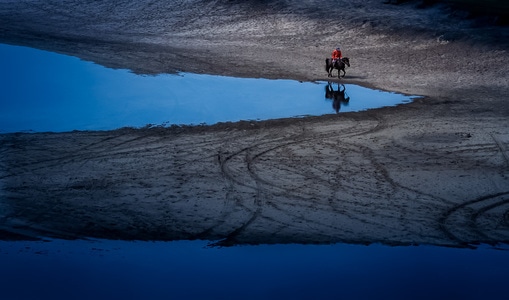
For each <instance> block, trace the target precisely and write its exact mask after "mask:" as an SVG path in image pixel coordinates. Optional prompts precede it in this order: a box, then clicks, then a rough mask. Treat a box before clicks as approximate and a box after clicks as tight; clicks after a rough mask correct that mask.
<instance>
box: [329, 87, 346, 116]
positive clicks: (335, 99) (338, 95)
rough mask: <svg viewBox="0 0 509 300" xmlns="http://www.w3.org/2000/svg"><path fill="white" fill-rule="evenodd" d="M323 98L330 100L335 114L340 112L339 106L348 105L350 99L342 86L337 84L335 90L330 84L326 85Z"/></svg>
mask: <svg viewBox="0 0 509 300" xmlns="http://www.w3.org/2000/svg"><path fill="white" fill-rule="evenodd" d="M325 98H327V99H331V100H332V108H333V109H334V111H336V113H339V111H340V110H341V104H343V105H345V106H346V105H348V103H349V102H350V97H349V96H348V95H347V94H346V88H345V85H344V84H339V83H337V89H334V88H333V87H332V83H330V82H329V83H328V84H327V85H326V86H325Z"/></svg>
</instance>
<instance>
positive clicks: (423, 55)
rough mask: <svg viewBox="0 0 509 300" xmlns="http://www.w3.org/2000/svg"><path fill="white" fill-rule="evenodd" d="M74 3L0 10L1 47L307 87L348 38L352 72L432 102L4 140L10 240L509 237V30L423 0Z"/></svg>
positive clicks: (437, 241) (5, 222) (363, 80)
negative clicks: (399, 1)
mask: <svg viewBox="0 0 509 300" xmlns="http://www.w3.org/2000/svg"><path fill="white" fill-rule="evenodd" d="M315 2H316V1H315ZM73 3H74V2H72V1H69V3H68V5H61V4H58V5H57V4H51V3H44V4H40V3H38V2H34V3H30V4H29V5H27V6H24V5H25V4H23V3H3V4H2V5H1V6H0V14H1V16H2V18H0V20H2V21H0V25H1V27H0V28H2V31H0V41H1V42H4V43H12V44H19V45H28V46H32V47H37V48H42V49H46V50H52V51H56V52H60V53H68V54H72V55H76V56H78V57H81V58H82V59H86V60H92V61H94V62H96V63H99V64H103V65H105V66H108V67H114V68H129V69H131V70H133V71H134V72H136V73H150V74H156V73H172V72H179V71H185V72H193V73H206V74H219V75H228V76H240V77H263V78H287V79H296V80H306V81H313V80H324V79H327V78H326V74H325V71H324V67H323V63H322V61H324V60H325V58H326V57H328V55H329V54H330V53H329V52H330V50H331V49H332V48H334V47H336V46H337V44H338V43H340V44H341V46H342V48H343V49H344V51H343V53H344V55H346V56H349V57H350V58H351V64H352V67H351V68H349V69H347V76H346V78H345V79H344V82H348V83H358V84H361V85H365V86H372V87H376V88H380V89H384V90H390V91H397V92H403V93H407V94H416V95H423V96H425V97H424V98H423V99H419V100H416V101H414V102H413V103H411V104H407V105H404V106H398V107H395V108H384V109H378V110H371V111H366V112H361V113H347V114H342V115H340V116H324V117H311V118H305V119H298V120H295V119H282V120H273V121H265V122H238V123H223V124H218V125H215V126H198V127H189V128H187V127H172V128H152V129H139V130H134V129H121V130H115V131H104V132H68V133H61V134H51V133H41V134H9V135H1V136H0V140H1V146H0V153H1V154H2V155H1V160H0V165H1V166H2V168H1V170H2V171H1V172H2V173H1V175H0V186H1V187H2V188H1V189H0V193H1V194H0V195H1V199H2V201H1V202H0V205H1V206H2V208H3V209H2V213H1V214H2V215H1V216H0V218H1V220H2V222H1V224H2V225H1V227H0V230H1V231H0V233H2V234H1V235H2V237H3V238H22V239H26V238H36V237H40V236H52V237H59V238H83V237H98V238H110V239H141V240H178V239H209V240H218V239H223V244H224V245H233V244H244V243H247V244H258V243H334V242H346V243H362V244H369V243H384V244H390V245H393V244H433V245H446V246H467V245H473V244H475V243H478V242H485V243H497V242H508V241H509V221H508V219H507V214H508V210H509V207H508V204H507V203H508V202H507V199H509V178H508V175H509V174H508V173H509V159H508V157H509V153H508V152H507V151H508V150H507V147H508V146H507V145H508V143H509V126H508V125H509V123H508V122H507V117H508V116H509V106H507V105H506V103H505V102H506V101H507V95H508V94H509V87H508V86H507V82H509V72H508V67H507V66H508V64H507V62H509V54H508V52H507V50H506V49H508V47H507V46H508V43H509V39H507V37H508V29H507V28H506V27H491V26H489V25H484V26H477V25H476V24H475V22H473V21H472V20H463V19H459V18H454V17H453V18H451V15H450V14H449V13H448V11H447V10H445V9H444V8H443V7H442V6H432V7H428V8H426V9H419V8H417V3H415V2H410V3H408V4H405V5H399V6H397V7H396V6H392V5H384V4H383V3H381V2H378V1H345V2H344V3H343V5H341V10H339V8H337V7H334V6H333V5H332V4H330V3H328V2H326V1H323V3H322V2H321V1H318V2H316V3H314V4H313V5H311V4H307V3H298V4H297V3H290V4H289V3H287V2H285V1H271V2H267V3H264V4H260V3H258V2H252V1H247V2H244V1H239V2H235V1H234V2H228V3H223V2H222V1H216V2H206V3H205V2H203V3H202V2H201V1H195V2H192V3H190V2H185V3H172V4H168V3H164V4H163V3H160V2H157V1H137V2H131V1H110V2H108V3H104V4H94V5H93V6H92V5H89V4H86V3H85V4H84V3H81V2H79V3H78V2H77V1H76V2H75V3H74V4H75V5H79V6H72V4H73ZM53 5H54V6H53ZM76 7H77V8H79V9H76ZM338 15H341V17H338ZM29 20H30V22H29Z"/></svg>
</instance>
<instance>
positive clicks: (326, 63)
mask: <svg viewBox="0 0 509 300" xmlns="http://www.w3.org/2000/svg"><path fill="white" fill-rule="evenodd" d="M329 65H330V62H329V59H328V58H326V59H325V72H329Z"/></svg>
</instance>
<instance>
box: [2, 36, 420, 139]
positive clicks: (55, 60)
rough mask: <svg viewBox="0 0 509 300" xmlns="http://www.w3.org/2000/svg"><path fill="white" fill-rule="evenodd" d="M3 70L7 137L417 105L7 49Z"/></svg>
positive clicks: (302, 85) (322, 85)
mask: <svg viewBox="0 0 509 300" xmlns="http://www.w3.org/2000/svg"><path fill="white" fill-rule="evenodd" d="M0 64H1V66H2V68H1V69H0V79H1V80H0V82H2V90H1V92H0V95H1V100H0V133H6V132H18V131H36V132H41V131H54V132H61V131H72V130H110V129H117V128H120V127H126V126H130V127H143V126H146V125H148V124H152V125H171V124H214V123H218V122H228V121H233V122H234V121H239V120H267V119H275V118H285V117H298V116H306V115H314V116H317V115H324V114H334V113H336V110H338V111H339V112H349V111H360V110H366V109H370V108H378V107H382V106H393V105H398V104H402V103H407V102H410V101H411V100H412V99H413V98H414V97H411V96H406V95H401V94H396V93H390V92H382V91H377V90H371V89H367V88H364V87H360V86H357V85H352V84H345V85H342V86H340V85H338V84H337V83H332V84H331V85H328V83H327V82H317V83H311V82H298V81H293V80H268V79H246V78H232V77H224V76H210V75H197V74H187V73H184V74H180V75H168V74H166V75H158V76H141V75H136V74H133V73H131V72H129V71H127V70H113V69H108V68H105V67H102V66H100V65H96V64H94V63H92V62H85V61H82V60H80V59H78V58H76V57H72V56H66V55H61V54H56V53H51V52H47V51H41V50H36V49H32V48H27V47H20V46H11V45H5V44H0ZM338 91H345V94H340V93H338ZM334 96H336V101H334ZM341 96H344V97H345V98H349V101H342V100H346V99H342V98H340V97H341ZM333 106H334V107H333Z"/></svg>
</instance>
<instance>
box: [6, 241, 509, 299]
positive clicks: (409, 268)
mask: <svg viewBox="0 0 509 300" xmlns="http://www.w3.org/2000/svg"><path fill="white" fill-rule="evenodd" d="M209 244H210V242H206V241H177V242H126V241H106V240H95V241H84V240H77V241H64V240H51V241H48V242H1V241H0V265H1V268H0V286H1V289H0V295H1V297H2V299H54V300H58V299H405V300H406V299H506V298H507V274H508V271H509V253H508V251H507V250H509V249H505V250H495V249H493V248H490V247H480V248H478V249H476V250H472V249H453V248H442V247H432V246H407V247H403V246H399V247H389V246H382V245H371V246H362V245H345V244H335V245H295V244H289V245H259V246H235V247H229V248H211V247H207V245H209Z"/></svg>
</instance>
